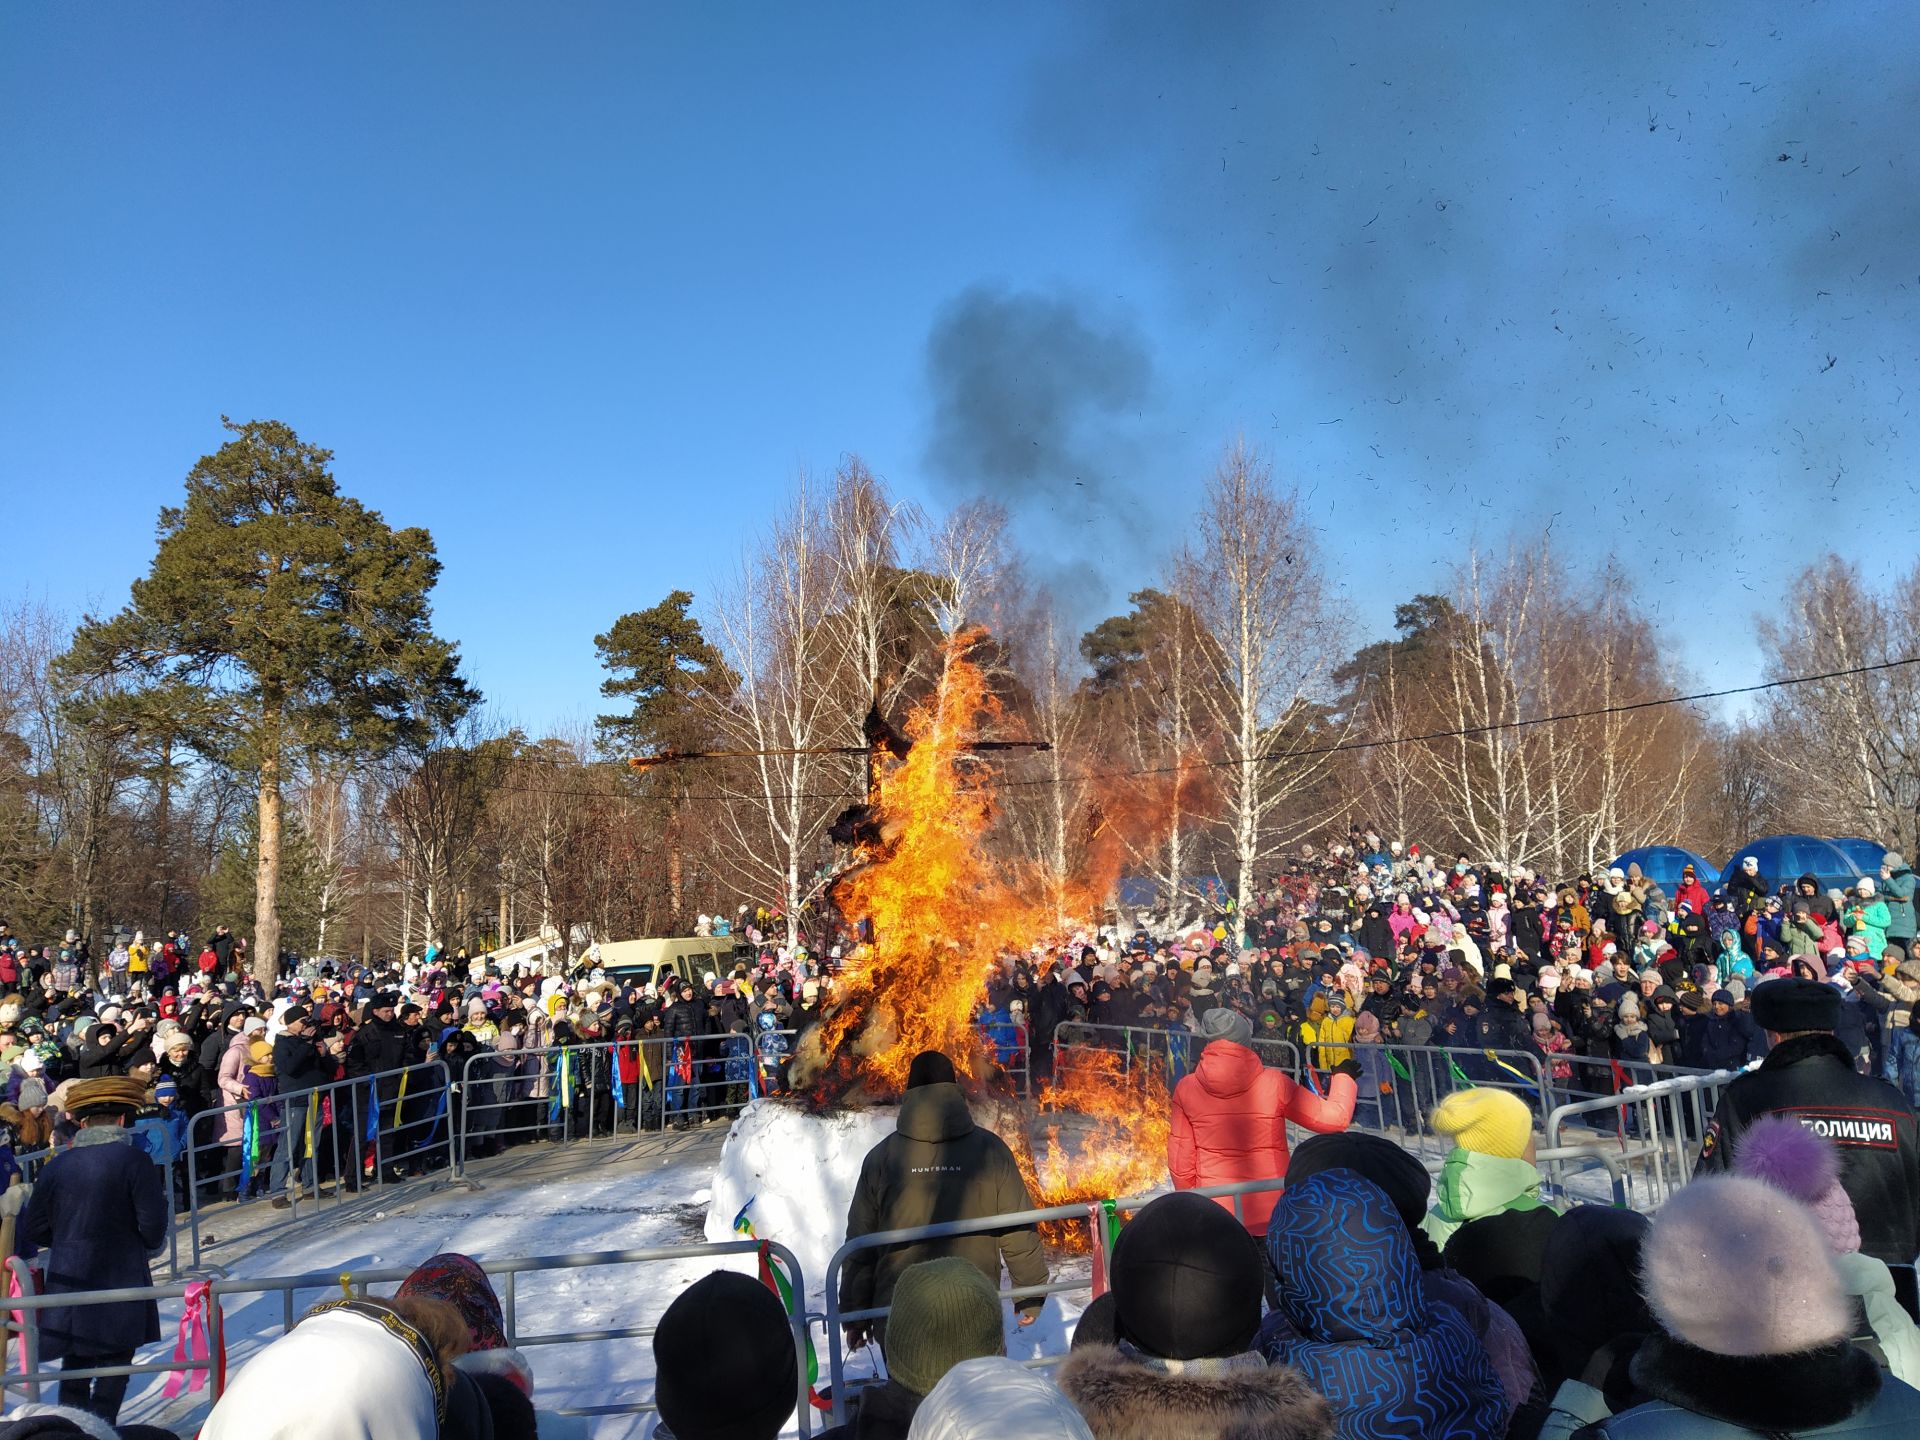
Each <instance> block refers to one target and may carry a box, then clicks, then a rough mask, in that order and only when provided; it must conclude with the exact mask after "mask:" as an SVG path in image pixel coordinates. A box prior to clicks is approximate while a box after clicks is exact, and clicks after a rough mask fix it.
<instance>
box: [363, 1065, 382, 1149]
mask: <svg viewBox="0 0 1920 1440" xmlns="http://www.w3.org/2000/svg"><path fill="white" fill-rule="evenodd" d="M367 1098H368V1100H369V1101H370V1102H371V1103H372V1106H373V1108H372V1109H370V1110H369V1111H367V1133H366V1134H365V1136H363V1137H362V1138H363V1139H365V1140H366V1142H367V1143H368V1144H369V1145H371V1144H372V1143H373V1142H374V1140H375V1139H376V1138H378V1136H379V1134H380V1087H379V1086H378V1085H376V1084H375V1083H374V1082H373V1081H371V1080H369V1081H368V1082H367Z"/></svg>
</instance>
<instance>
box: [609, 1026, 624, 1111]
mask: <svg viewBox="0 0 1920 1440" xmlns="http://www.w3.org/2000/svg"><path fill="white" fill-rule="evenodd" d="M607 1058H608V1059H609V1060H611V1061H612V1062H613V1109H614V1114H615V1116H616V1123H617V1117H618V1116H619V1115H620V1114H621V1113H622V1112H623V1111H625V1110H626V1108H627V1086H626V1082H625V1081H623V1080H622V1079H621V1078H620V1047H619V1046H618V1045H616V1046H614V1047H613V1053H612V1054H611V1055H609V1056H608V1057H607Z"/></svg>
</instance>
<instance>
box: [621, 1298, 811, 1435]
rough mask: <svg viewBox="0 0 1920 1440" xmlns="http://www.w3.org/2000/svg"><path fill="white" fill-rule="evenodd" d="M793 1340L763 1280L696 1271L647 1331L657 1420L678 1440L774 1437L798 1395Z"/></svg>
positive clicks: (780, 1310) (797, 1366) (792, 1407)
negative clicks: (655, 1326) (651, 1331)
mask: <svg viewBox="0 0 1920 1440" xmlns="http://www.w3.org/2000/svg"><path fill="white" fill-rule="evenodd" d="M793 1346H794V1342H793V1330H792V1328H791V1326H790V1325H789V1324H788V1322H787V1313H786V1311H785V1310H784V1309H783V1308H782V1307H781V1304H780V1302H779V1300H778V1299H776V1298H775V1297H774V1293H773V1292H772V1291H771V1290H769V1289H768V1288H767V1287H766V1286H764V1285H762V1284H760V1283H759V1282H757V1281H755V1280H750V1279H748V1278H747V1277H746V1276H745V1275H740V1274H736V1273H735V1272H733V1271H730V1270H718V1271H715V1272H714V1273H713V1274H711V1275H705V1276H702V1277H701V1278H700V1279H698V1280H696V1281H694V1282H693V1284H691V1285H689V1286H688V1287H687V1288H686V1289H685V1290H683V1291H681V1292H680V1295H679V1297H678V1298H677V1299H675V1300H674V1302H673V1303H672V1304H671V1305H669V1306H668V1307H667V1313H666V1314H664V1315H662V1316H661V1317H660V1325H659V1328H658V1329H656V1330H655V1331H654V1334H653V1362H654V1364H653V1369H654V1374H655V1375H656V1376H658V1377H659V1378H658V1379H657V1380H656V1381H655V1382H654V1403H655V1404H656V1405H658V1406H659V1407H660V1418H661V1420H663V1421H665V1422H666V1424H667V1426H668V1427H669V1428H670V1429H671V1430H672V1431H673V1433H674V1434H675V1435H676V1436H678V1437H679V1440H773V1437H774V1436H776V1435H778V1434H779V1433H780V1430H781V1428H782V1427H783V1426H784V1425H785V1424H786V1423H787V1419H788V1417H789V1416H791V1415H792V1414H793V1412H794V1407H795V1403H796V1401H797V1399H798V1390H799V1381H800V1364H799V1360H798V1358H797V1357H796V1356H795V1354H794V1348H793Z"/></svg>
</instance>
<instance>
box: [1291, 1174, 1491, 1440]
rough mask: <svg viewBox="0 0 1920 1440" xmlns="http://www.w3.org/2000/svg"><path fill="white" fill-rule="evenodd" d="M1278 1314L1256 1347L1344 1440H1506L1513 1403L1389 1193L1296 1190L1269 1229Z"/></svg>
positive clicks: (1343, 1185)
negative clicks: (1307, 1391)
mask: <svg viewBox="0 0 1920 1440" xmlns="http://www.w3.org/2000/svg"><path fill="white" fill-rule="evenodd" d="M1267 1250H1268V1255H1269V1258H1270V1259H1271V1261H1272V1264H1273V1270H1274V1275H1275V1279H1276V1285H1277V1288H1278V1292H1279V1304H1278V1305H1277V1306H1276V1307H1275V1308H1274V1310H1273V1311H1272V1312H1271V1313H1270V1314H1269V1315H1268V1317H1267V1321H1266V1323H1265V1324H1264V1325H1263V1326H1262V1327H1261V1331H1260V1334H1259V1338H1258V1339H1257V1340H1256V1342H1255V1344H1256V1346H1257V1347H1258V1348H1259V1349H1260V1351H1261V1353H1262V1354H1264V1355H1265V1356H1266V1358H1267V1361H1268V1363H1269V1364H1271V1365H1290V1366H1292V1367H1293V1368H1294V1369H1296V1370H1298V1371H1299V1372H1300V1373H1301V1374H1302V1375H1304V1376H1305V1377H1306V1380H1307V1383H1308V1384H1309V1385H1311V1386H1312V1387H1313V1388H1314V1389H1316V1390H1318V1391H1319V1392H1320V1393H1321V1394H1322V1395H1325V1396H1326V1397H1327V1399H1328V1400H1329V1401H1330V1402H1331V1403H1332V1405H1333V1412H1334V1418H1335V1421H1336V1422H1337V1425H1338V1436H1339V1440H1404V1437H1408V1436H1414V1435H1419V1436H1440V1435H1444V1436H1448V1437H1451V1440H1501V1437H1503V1436H1505V1434H1506V1431H1507V1403H1506V1396H1505V1393H1504V1392H1503V1391H1502V1389H1501V1387H1500V1379H1499V1376H1498V1375H1497V1374H1496V1373H1495V1372H1494V1368H1493V1362H1492V1360H1491V1359H1490V1358H1489V1357H1488V1355H1487V1351H1486V1348H1485V1346H1483V1345H1482V1344H1481V1342H1480V1339H1479V1337H1478V1336H1476V1335H1475V1334H1474V1332H1473V1328H1472V1326H1471V1325H1470V1324H1469V1323H1468V1322H1467V1320H1466V1317H1465V1316H1463V1315H1462V1314H1461V1313H1460V1312H1459V1311H1458V1310H1455V1309H1454V1308H1453V1307H1452V1306H1451V1305H1448V1304H1445V1303H1443V1302H1438V1301H1435V1300H1433V1299H1432V1298H1431V1297H1430V1296H1429V1295H1428V1293H1427V1291H1426V1288H1425V1286H1424V1285H1423V1283H1422V1281H1421V1277H1420V1262H1419V1260H1418V1259H1417V1258H1416V1257H1415V1254H1414V1249H1413V1241H1412V1240H1411V1239H1410V1238H1409V1237H1408V1234H1407V1227H1406V1225H1405V1223H1404V1222H1403V1221H1402V1220H1401V1219H1400V1216H1399V1215H1398V1213H1397V1212H1396V1211H1395V1210H1394V1208H1393V1203H1392V1202H1391V1201H1390V1200H1389V1199H1388V1198H1387V1196H1386V1193H1385V1192H1384V1191H1382V1190H1381V1189H1380V1187H1379V1186H1378V1185H1375V1184H1374V1183H1373V1182H1372V1181H1371V1180H1366V1179H1363V1178H1362V1177H1361V1176H1359V1175H1358V1174H1356V1173H1355V1172H1354V1171H1352V1170H1340V1169H1335V1170H1322V1171H1320V1172H1319V1173H1317V1174H1314V1175H1311V1176H1309V1177H1308V1178H1307V1179H1306V1180H1304V1181H1302V1182H1301V1183H1300V1184H1298V1185H1292V1184H1290V1185H1288V1186H1287V1189H1286V1192H1285V1193H1284V1194H1283V1195H1281V1197H1280V1203H1279V1204H1278V1205H1277V1206H1276V1207H1275V1208H1274V1212H1273V1219H1272V1220H1271V1221H1270V1222H1269V1223H1268V1226H1267Z"/></svg>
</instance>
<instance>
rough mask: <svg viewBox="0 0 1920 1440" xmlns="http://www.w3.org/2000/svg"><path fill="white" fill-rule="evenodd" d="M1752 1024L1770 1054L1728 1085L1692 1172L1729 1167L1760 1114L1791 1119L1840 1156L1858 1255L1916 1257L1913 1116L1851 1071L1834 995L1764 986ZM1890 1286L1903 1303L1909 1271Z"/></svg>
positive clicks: (1919, 1146) (1802, 987)
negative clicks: (1839, 1031)
mask: <svg viewBox="0 0 1920 1440" xmlns="http://www.w3.org/2000/svg"><path fill="white" fill-rule="evenodd" d="M1752 1003H1753V1018H1754V1021H1755V1023H1756V1024H1758V1025H1759V1026H1760V1028H1761V1029H1762V1030H1764V1031H1766V1032H1767V1039H1768V1041H1769V1042H1770V1044H1771V1045H1772V1049H1770V1050H1769V1051H1768V1052H1767V1057H1766V1059H1764V1060H1763V1061H1761V1062H1760V1068H1759V1069H1757V1070H1754V1071H1751V1072H1749V1073H1748V1074H1745V1075H1742V1076H1741V1077H1740V1078H1739V1079H1737V1080H1735V1081H1734V1082H1733V1083H1732V1084H1730V1085H1729V1086H1727V1089H1726V1093H1725V1094H1724V1095H1723V1096H1722V1097H1721V1100H1720V1107H1719V1109H1718V1111H1717V1112H1716V1113H1715V1115H1714V1117H1713V1121H1712V1123H1711V1124H1710V1125H1708V1127H1707V1136H1706V1140H1705V1142H1704V1143H1703V1144H1702V1146H1701V1150H1700V1163H1699V1165H1698V1166H1697V1167H1696V1169H1695V1171H1694V1173H1695V1174H1696V1175H1697V1174H1701V1173H1704V1172H1709V1171H1715V1170H1724V1169H1727V1168H1728V1167H1729V1166H1730V1165H1731V1164H1732V1161H1733V1157H1734V1156H1735V1155H1736V1154H1738V1153H1739V1149H1740V1138H1741V1136H1742V1135H1744V1134H1745V1133H1746V1130H1747V1127H1748V1126H1749V1125H1751V1124H1752V1123H1753V1122H1754V1121H1755V1120H1757V1119H1758V1118H1759V1117H1760V1116H1762V1115H1791V1116H1793V1118H1794V1119H1796V1120H1798V1121H1799V1122H1800V1123H1801V1124H1802V1125H1805V1126H1806V1127H1807V1128H1808V1129H1810V1130H1813V1131H1816V1132H1818V1133H1819V1134H1821V1135H1825V1136H1826V1137H1827V1138H1828V1139H1829V1140H1831V1141H1833V1143H1834V1144H1835V1145H1836V1146H1837V1147H1838V1148H1839V1151H1840V1183H1841V1186H1842V1188H1844V1189H1845V1190H1846V1192H1847V1196H1848V1198H1849V1199H1851V1200H1852V1201H1853V1209H1854V1213H1855V1214H1856V1215H1857V1216H1858V1217H1859V1220H1860V1249H1861V1251H1862V1252H1863V1253H1865V1254H1868V1255H1871V1256H1873V1257H1875V1258H1876V1259H1879V1260H1884V1261H1886V1263H1887V1264H1888V1265H1889V1266H1894V1267H1911V1266H1912V1265H1913V1262H1914V1257H1915V1255H1916V1254H1920V1118H1916V1116H1915V1115H1914V1111H1913V1107H1912V1106H1910V1105H1908V1104H1907V1101H1906V1097H1905V1096H1903V1095H1902V1094H1901V1093H1900V1092H1899V1091H1898V1090H1896V1089H1895V1088H1894V1087H1893V1086H1891V1085H1889V1084H1887V1083H1886V1082H1885V1081H1883V1080H1874V1079H1871V1078H1869V1077H1868V1076H1865V1075H1861V1074H1859V1073H1857V1072H1856V1071H1855V1070H1854V1068H1853V1057H1852V1056H1851V1055H1850V1054H1848V1052H1847V1049H1846V1047H1845V1046H1844V1045H1842V1044H1841V1043H1840V1042H1839V1041H1838V1040H1836V1039H1835V1038H1834V1033H1833V1032H1834V1031H1835V1029H1837V1028H1838V1026H1839V1024H1840V1005H1841V1000H1840V993H1839V991H1837V990H1835V989H1834V988H1833V987H1832V986H1831V985H1823V984H1821V983H1820V982H1818V981H1816V980H1807V979H1802V978H1795V979H1790V980H1769V981H1767V982H1766V983H1765V984H1764V985H1760V986H1757V987H1756V988H1755V989H1754V992H1753V1001H1752ZM1894 1275H1895V1279H1896V1281H1897V1282H1898V1283H1899V1284H1900V1286H1901V1288H1902V1289H1903V1290H1904V1291H1905V1292H1906V1293H1907V1294H1908V1295H1911V1293H1912V1291H1911V1288H1910V1287H1911V1285H1912V1279H1913V1277H1912V1272H1911V1270H1910V1269H1909V1270H1907V1271H1906V1273H1904V1274H1903V1273H1902V1271H1901V1270H1900V1269H1898V1268H1896V1269H1895V1271H1894Z"/></svg>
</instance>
